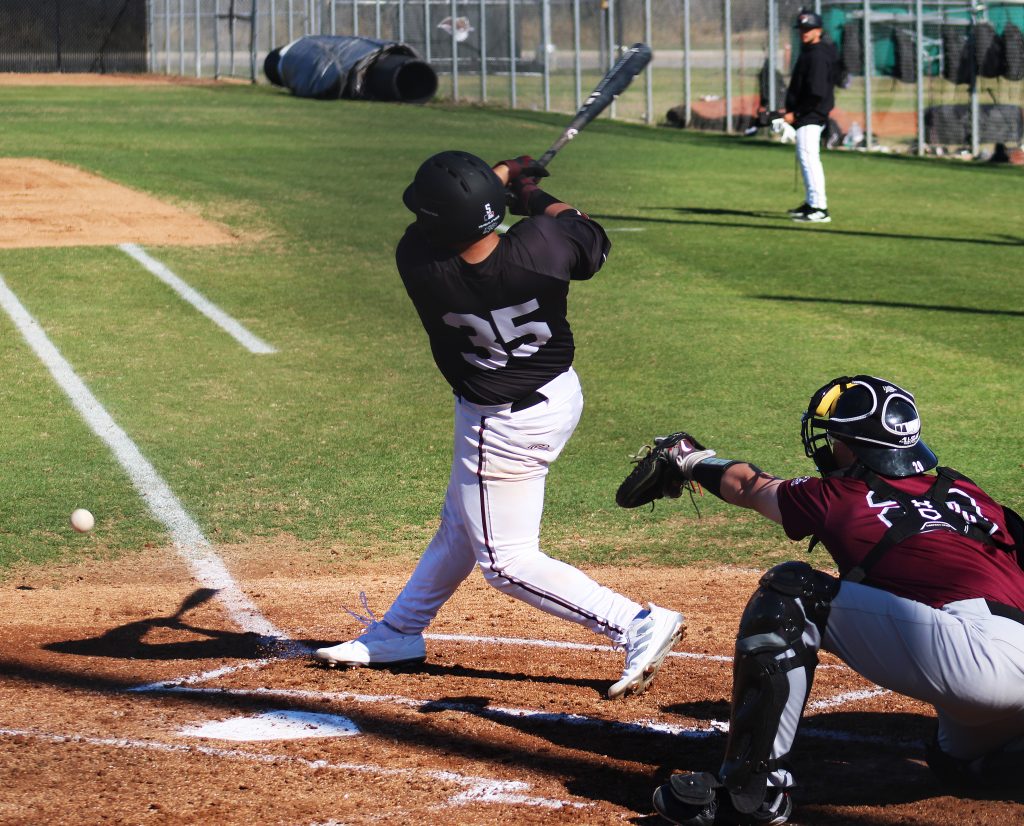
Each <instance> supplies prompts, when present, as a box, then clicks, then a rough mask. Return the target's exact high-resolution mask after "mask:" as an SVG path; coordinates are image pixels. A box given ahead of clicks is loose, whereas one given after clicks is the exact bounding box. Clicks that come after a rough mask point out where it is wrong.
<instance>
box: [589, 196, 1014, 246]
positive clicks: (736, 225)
mask: <svg viewBox="0 0 1024 826" xmlns="http://www.w3.org/2000/svg"><path fill="white" fill-rule="evenodd" d="M640 208H641V209H645V210H650V211H652V212H656V211H661V212H667V213H672V215H666V216H657V215H609V214H599V213H590V216H591V217H592V218H594V219H596V220H598V221H623V222H625V223H634V224H635V223H651V224H676V225H680V226H703V227H716V228H718V229H723V230H730V229H743V230H748V229H757V230H766V231H769V232H807V231H808V226H807V224H802V223H797V222H794V221H792V220H791V219H790V218H789V216H788V215H786V213H785V212H765V211H762V210H742V209H720V208H719V207H700V206H647V207H640ZM676 216H681V217H676ZM704 218H708V219H710V218H741V219H742V218H757V219H765V218H767V219H770V220H771V221H772V223H749V222H746V221H742V220H740V221H713V220H703V219H704ZM815 231H817V232H819V233H821V232H824V233H827V234H828V235H843V236H847V237H853V238H892V239H900V240H905V241H927V242H929V243H941V244H979V245H981V246H988V247H1024V236H1018V235H1010V234H1008V233H999V234H995V235H993V236H992V237H990V238H965V237H961V238H958V237H956V236H953V235H921V234H916V233H909V232H879V231H872V230H857V229H843V228H841V227H837V226H836V225H835V223H831V224H821V225H818V226H817V228H816V230H815Z"/></svg>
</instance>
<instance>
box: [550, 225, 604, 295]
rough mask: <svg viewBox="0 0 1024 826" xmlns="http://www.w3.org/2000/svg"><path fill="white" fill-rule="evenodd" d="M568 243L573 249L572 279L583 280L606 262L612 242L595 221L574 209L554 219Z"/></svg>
mask: <svg viewBox="0 0 1024 826" xmlns="http://www.w3.org/2000/svg"><path fill="white" fill-rule="evenodd" d="M555 221H557V222H558V224H559V226H560V227H561V228H562V231H563V232H565V234H566V237H567V238H568V239H569V243H570V244H572V246H573V247H574V248H575V251H576V255H575V259H576V260H575V262H574V266H572V267H571V268H570V274H571V277H572V278H573V279H576V280H584V279H587V278H590V277H591V276H593V275H594V274H595V273H596V272H597V271H598V270H600V269H601V267H603V266H604V262H605V261H607V260H608V253H609V252H611V248H612V242H611V241H609V240H608V235H607V234H606V233H605V231H604V227H602V226H601V225H600V224H599V223H597V222H596V221H591V220H590V219H589V218H587V217H586V216H585V215H582V214H581V213H580V212H578V211H577V210H575V209H570V210H565V211H564V212H561V213H559V214H558V216H557V217H556V218H555Z"/></svg>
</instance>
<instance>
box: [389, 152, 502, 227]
mask: <svg viewBox="0 0 1024 826" xmlns="http://www.w3.org/2000/svg"><path fill="white" fill-rule="evenodd" d="M402 201H403V202H404V203H405V205H406V206H407V207H408V208H409V209H410V210H412V212H414V213H416V224H417V226H419V228H420V229H421V230H422V231H423V233H424V234H425V235H426V236H427V237H428V238H430V239H431V240H432V241H437V242H439V243H442V244H457V243H460V242H467V241H476V240H477V239H480V238H483V237H484V236H486V235H489V234H490V233H492V232H493V231H494V230H496V229H497V228H498V226H499V225H500V224H501V222H502V219H503V218H504V217H505V186H504V184H502V182H501V179H500V178H499V177H498V176H497V175H495V174H494V170H493V169H491V167H490V166H488V165H487V163H486V162H485V161H483V160H481V159H480V158H478V157H477V156H476V155H471V154H470V153H469V152H458V151H448V152H440V153H438V154H437V155H434V156H433V157H430V158H427V159H426V160H425V161H424V162H423V163H422V164H421V165H420V168H419V169H418V170H417V171H416V177H415V178H413V182H412V183H411V184H409V186H408V187H407V188H406V190H405V194H404V195H403V196H402Z"/></svg>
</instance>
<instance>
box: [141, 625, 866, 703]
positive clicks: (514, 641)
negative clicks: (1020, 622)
mask: <svg viewBox="0 0 1024 826" xmlns="http://www.w3.org/2000/svg"><path fill="white" fill-rule="evenodd" d="M423 638H424V639H427V640H441V641H448V642H470V643H477V644H482V645H515V646H528V647H535V648H560V649H569V650H578V651H602V652H611V653H618V652H619V649H618V648H616V647H615V646H612V645H600V644H598V643H584V642H563V641H560V640H535V639H527V638H524V637H484V636H476V635H472V634H424V635H423ZM312 650H313V649H312V647H311V646H308V645H304V644H301V645H300V644H299V643H292V644H291V646H290V647H289V648H288V649H286V650H285V651H282V653H281V654H280V655H279V656H277V657H272V658H268V659H262V660H252V661H249V662H245V663H240V664H237V665H227V666H222V667H220V668H215V669H213V670H212V671H204V672H200V673H198V674H189V675H186V676H182V677H175V678H173V679H170V680H160V681H157V682H153V683H146V684H145V685H140V686H136V687H134V688H131V689H128V690H129V691H157V690H159V689H163V688H171V687H173V686H179V685H195V684H197V683H205V682H208V681H210V680H215V679H217V678H219V677H223V676H227V675H229V674H231V673H233V672H235V671H239V670H243V669H253V668H263V667H264V666H266V665H270V664H271V663H274V662H279V661H281V660H288V659H292V658H294V657H301V656H305V655H307V654H309V653H311V652H312ZM668 656H669V657H678V658H682V659H689V660H707V661H710V662H720V663H731V662H732V657H729V656H726V655H723V654H702V653H698V652H694V651H670V652H669V654H668ZM825 668H836V669H845V670H847V671H850V670H851V669H850V667H849V666H847V665H845V664H844V663H836V664H832V663H824V664H819V665H818V669H825ZM879 690H881V689H879ZM840 696H842V695H840Z"/></svg>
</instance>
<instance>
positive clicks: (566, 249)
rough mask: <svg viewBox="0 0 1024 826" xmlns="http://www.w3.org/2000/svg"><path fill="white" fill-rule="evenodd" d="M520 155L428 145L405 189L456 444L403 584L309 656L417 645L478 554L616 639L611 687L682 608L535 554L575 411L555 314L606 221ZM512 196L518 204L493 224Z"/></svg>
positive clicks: (497, 579) (392, 652) (560, 318)
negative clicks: (375, 612)
mask: <svg viewBox="0 0 1024 826" xmlns="http://www.w3.org/2000/svg"><path fill="white" fill-rule="evenodd" d="M545 174H547V173H546V171H545V170H544V169H543V168H541V167H539V166H537V165H536V163H535V162H534V161H533V160H532V159H531V158H529V157H526V156H522V157H520V158H517V159H514V160H508V161H503V162H501V163H499V164H498V165H497V166H495V167H494V168H493V169H492V168H491V167H490V166H489V165H487V164H486V163H485V162H484V161H482V160H481V159H480V158H478V157H476V156H475V155H471V154H469V153H466V152H455V151H450V152H442V153H440V154H437V155H434V156H433V157H431V158H428V159H427V160H426V161H425V162H424V163H423V164H422V165H421V166H420V168H419V170H418V171H417V173H416V177H415V179H414V180H413V182H412V184H410V186H409V187H408V189H407V190H406V192H405V196H404V201H405V205H406V206H407V207H408V208H409V209H410V210H411V211H412V212H413V213H414V214H415V215H416V221H415V222H414V223H413V224H411V225H410V226H409V228H408V229H407V230H406V233H405V236H404V237H403V238H402V240H401V241H400V242H399V244H398V249H397V253H396V259H397V264H398V271H399V273H400V274H401V277H402V280H403V282H404V284H405V287H406V290H407V291H408V294H409V297H410V298H411V299H412V302H413V304H414V305H415V307H416V310H417V312H418V313H419V316H420V320H421V321H422V323H423V327H424V329H425V330H426V333H427V337H428V338H429V340H430V347H431V351H432V353H433V356H434V361H435V362H436V364H437V367H438V369H439V370H440V371H441V374H442V375H443V376H444V378H445V379H446V380H447V382H448V383H449V384H450V385H451V387H452V390H453V392H454V408H455V442H454V450H453V461H452V470H451V476H450V478H449V481H448V491H447V494H446V496H445V501H444V506H443V508H442V511H441V523H440V527H439V528H438V530H437V533H436V535H435V536H434V538H433V539H432V541H431V542H430V544H429V545H428V546H427V548H426V550H425V552H424V553H423V556H422V558H421V559H420V561H419V564H418V565H417V566H416V568H415V570H414V571H413V574H412V576H411V577H410V579H409V581H408V583H407V584H406V585H405V588H404V589H403V590H402V592H401V593H400V594H399V596H398V598H397V599H396V600H395V602H394V603H393V604H392V605H391V607H390V608H389V609H388V610H387V612H386V613H385V615H384V616H383V618H382V619H381V621H379V622H374V623H372V624H370V625H369V626H368V628H367V629H366V631H365V632H364V633H363V634H362V636H360V637H359V638H357V639H355V640H352V641H349V642H343V643H341V644H339V645H336V646H333V647H330V648H321V649H319V650H318V651H317V652H316V653H315V657H316V658H317V659H318V660H321V661H323V662H325V663H327V664H329V665H335V664H342V665H394V664H397V663H408V662H420V661H422V660H423V659H424V658H425V657H426V649H425V645H424V640H423V630H424V629H425V628H426V627H427V625H429V623H430V622H431V621H432V620H433V619H434V617H435V615H436V614H437V612H438V610H439V609H440V608H441V606H442V605H443V604H444V603H445V602H446V601H447V600H448V599H449V597H451V596H452V594H453V593H454V592H455V589H456V588H457V587H458V586H459V584H460V583H461V582H462V581H463V580H464V579H465V578H466V577H467V576H469V574H470V572H471V571H472V570H473V567H474V566H479V567H480V570H481V571H482V572H483V575H484V578H485V579H486V581H487V582H488V584H490V585H492V586H493V587H495V588H497V589H498V590H499V591H502V592H504V593H506V594H509V595H510V596H513V597H515V598H517V599H520V600H522V601H523V602H526V603H527V604H529V605H532V606H533V607H535V608H539V609H540V610H542V611H545V612H547V613H548V614H551V615H552V616H555V617H559V618H560V619H566V620H570V621H572V622H576V623H579V624H581V625H584V626H586V627H587V628H589V629H591V630H592V631H595V632H597V633H599V634H604V635H605V636H607V637H608V638H609V639H611V640H612V641H613V642H615V643H616V644H618V645H621V646H622V647H624V648H625V650H626V664H625V668H624V669H623V671H622V675H621V677H620V678H619V680H618V681H616V682H615V683H614V684H613V685H612V686H611V688H610V689H609V690H608V696H609V697H611V698H616V697H621V696H623V695H625V694H629V693H637V692H640V691H643V690H644V689H645V688H646V687H647V686H648V685H649V683H650V682H651V680H653V679H654V675H655V672H656V671H657V669H658V668H659V666H660V665H661V663H662V661H663V660H664V658H665V656H666V655H667V654H668V652H669V650H670V649H671V648H672V646H673V645H674V644H675V643H676V642H677V641H678V640H679V639H680V637H681V635H682V632H683V617H682V615H681V614H679V613H676V612H674V611H669V610H666V609H664V608H661V607H658V606H655V605H653V604H649V605H648V606H642V605H640V604H638V603H636V602H634V601H633V600H631V599H628V598H627V597H625V596H623V595H621V594H618V593H616V592H615V591H612V590H610V589H608V588H606V587H604V586H602V585H599V584H598V583H597V582H595V581H594V580H593V579H591V578H590V577H589V576H587V575H586V574H584V573H582V572H581V571H579V570H577V569H576V568H574V567H572V566H570V565H567V564H565V563H564V562H561V561H559V560H556V559H552V558H551V557H549V556H547V555H546V554H544V553H543V552H542V551H541V549H540V545H539V536H540V523H541V513H542V511H543V507H544V482H545V477H546V476H547V473H548V467H549V466H550V464H551V463H552V462H553V461H555V459H556V458H558V455H559V454H560V453H561V451H562V448H563V447H564V446H565V443H566V441H567V440H568V439H569V437H570V436H571V435H572V432H573V430H574V429H575V427H576V424H577V422H578V421H579V418H580V414H581V412H582V410H583V395H582V392H581V389H580V382H579V378H578V377H577V375H576V372H575V371H574V370H573V367H572V363H573V354H574V344H573V335H572V330H571V329H570V327H569V322H568V320H567V318H566V303H567V297H568V293H569V284H570V282H571V281H578V280H585V279H588V278H590V277H591V276H593V275H594V274H595V273H596V272H597V271H598V270H599V269H600V268H601V266H602V265H603V264H604V262H605V259H606V258H607V256H608V252H609V249H610V246H611V245H610V243H609V241H608V238H607V236H606V235H605V233H604V230H603V229H602V228H601V226H600V225H599V224H597V223H596V222H595V221H592V220H590V219H589V218H588V217H587V216H586V215H583V214H582V213H581V212H579V211H578V210H576V209H574V208H573V207H571V206H569V205H568V204H565V203H562V202H561V201H559V200H558V199H557V198H554V197H552V196H551V195H548V194H547V193H546V192H544V191H543V190H542V189H540V187H539V186H538V176H539V175H545ZM509 193H511V196H512V203H513V204H514V208H513V211H514V212H517V213H518V214H521V215H525V216H529V217H526V218H525V220H523V221H520V222H519V223H517V224H515V225H514V226H513V227H512V228H511V229H509V230H508V232H507V233H506V234H505V235H503V236H501V235H498V233H497V232H496V230H497V228H498V226H499V225H500V224H501V222H502V219H503V217H504V215H505V206H506V198H507V197H508V195H509Z"/></svg>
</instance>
